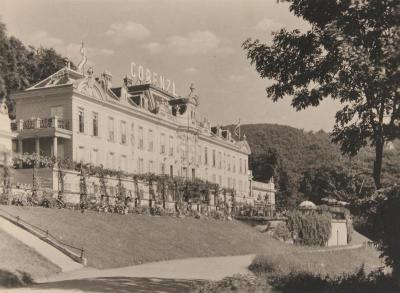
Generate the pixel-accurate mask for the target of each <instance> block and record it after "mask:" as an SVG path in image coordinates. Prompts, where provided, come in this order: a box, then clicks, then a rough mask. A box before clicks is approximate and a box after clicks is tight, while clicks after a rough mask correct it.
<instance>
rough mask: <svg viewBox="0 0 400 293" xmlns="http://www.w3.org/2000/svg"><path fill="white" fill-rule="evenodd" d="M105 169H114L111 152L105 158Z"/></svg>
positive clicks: (113, 159) (113, 157) (113, 158)
mask: <svg viewBox="0 0 400 293" xmlns="http://www.w3.org/2000/svg"><path fill="white" fill-rule="evenodd" d="M107 167H108V168H110V169H115V156H114V153H113V152H109V153H108V156H107Z"/></svg>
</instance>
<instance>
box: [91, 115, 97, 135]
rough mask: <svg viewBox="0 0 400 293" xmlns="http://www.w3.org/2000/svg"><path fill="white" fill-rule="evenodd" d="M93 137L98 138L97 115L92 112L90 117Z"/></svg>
mask: <svg viewBox="0 0 400 293" xmlns="http://www.w3.org/2000/svg"><path fill="white" fill-rule="evenodd" d="M92 126H93V129H92V130H93V133H92V134H93V136H99V114H97V113H96V112H93V115H92Z"/></svg>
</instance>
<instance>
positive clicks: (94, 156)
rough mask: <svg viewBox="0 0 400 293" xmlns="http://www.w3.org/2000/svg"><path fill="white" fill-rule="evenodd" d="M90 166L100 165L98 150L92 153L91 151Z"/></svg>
mask: <svg viewBox="0 0 400 293" xmlns="http://www.w3.org/2000/svg"><path fill="white" fill-rule="evenodd" d="M92 164H93V165H100V164H99V150H97V149H93V151H92Z"/></svg>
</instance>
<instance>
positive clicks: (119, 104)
mask: <svg viewBox="0 0 400 293" xmlns="http://www.w3.org/2000/svg"><path fill="white" fill-rule="evenodd" d="M111 82H112V76H111V74H110V73H108V72H104V73H103V74H101V75H100V76H98V77H95V75H94V73H93V70H92V69H91V68H89V70H88V71H87V72H85V73H83V72H78V71H75V70H72V69H71V68H69V66H68V65H67V66H66V67H64V68H62V69H61V70H59V71H58V72H56V73H55V74H53V75H51V76H49V77H48V78H46V79H45V80H43V81H41V82H39V83H37V84H36V85H34V86H32V87H30V88H28V89H26V90H24V91H20V92H17V93H14V94H13V95H12V99H13V100H14V101H15V103H16V123H15V124H14V125H13V131H14V132H15V139H14V146H13V148H14V152H19V153H26V152H28V153H34V152H36V153H41V154H44V155H49V156H57V157H64V158H72V160H74V161H82V162H88V163H89V162H90V163H92V164H95V165H100V164H101V165H103V166H105V167H106V168H110V169H121V170H123V171H126V172H129V173H147V172H150V173H156V174H168V175H170V176H182V177H186V178H190V179H191V178H201V179H204V180H207V181H211V182H215V183H219V184H220V185H221V186H222V187H230V188H234V189H235V190H236V191H237V195H238V196H241V197H247V196H249V194H250V192H249V184H250V182H249V170H248V156H249V154H250V147H249V145H248V143H247V141H246V140H245V138H241V139H239V138H238V137H236V136H235V135H232V134H231V133H230V132H229V131H228V130H224V129H222V128H220V127H211V124H210V122H209V121H208V120H206V119H200V118H199V114H198V111H197V110H198V105H199V98H198V97H197V95H196V94H195V92H194V88H192V87H191V89H190V94H189V95H188V96H186V97H183V98H182V97H176V96H175V95H173V94H171V93H169V92H167V91H165V90H162V89H161V88H160V87H158V86H155V85H154V84H151V83H141V84H140V83H136V82H135V83H134V81H133V80H132V79H130V78H128V77H127V78H125V79H124V80H123V85H122V86H120V87H113V86H112V83H111Z"/></svg>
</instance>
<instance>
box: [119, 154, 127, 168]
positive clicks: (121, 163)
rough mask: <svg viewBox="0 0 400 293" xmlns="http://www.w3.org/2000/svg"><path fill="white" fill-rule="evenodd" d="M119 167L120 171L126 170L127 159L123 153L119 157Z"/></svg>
mask: <svg viewBox="0 0 400 293" xmlns="http://www.w3.org/2000/svg"><path fill="white" fill-rule="evenodd" d="M119 169H121V170H122V171H128V160H127V159H126V156H125V155H121V156H120V157H119Z"/></svg>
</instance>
